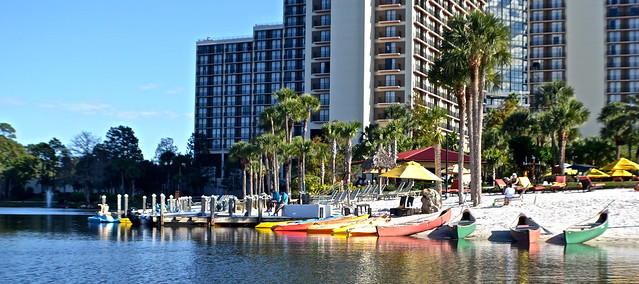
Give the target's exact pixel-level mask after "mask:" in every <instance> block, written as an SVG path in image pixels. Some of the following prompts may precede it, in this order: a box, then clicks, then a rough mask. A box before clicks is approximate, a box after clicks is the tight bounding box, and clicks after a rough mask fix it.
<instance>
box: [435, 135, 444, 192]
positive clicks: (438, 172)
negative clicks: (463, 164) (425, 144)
mask: <svg viewBox="0 0 639 284" xmlns="http://www.w3.org/2000/svg"><path fill="white" fill-rule="evenodd" d="M441 152H442V144H440V143H439V142H435V175H436V176H437V177H441V168H442V153H441ZM435 190H436V191H437V193H439V196H440V197H441V196H442V181H441V180H437V181H435Z"/></svg>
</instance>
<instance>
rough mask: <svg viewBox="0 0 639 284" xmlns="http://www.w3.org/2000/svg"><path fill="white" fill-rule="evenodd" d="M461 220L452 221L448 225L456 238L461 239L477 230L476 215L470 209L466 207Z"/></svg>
mask: <svg viewBox="0 0 639 284" xmlns="http://www.w3.org/2000/svg"><path fill="white" fill-rule="evenodd" d="M461 215H462V216H461V219H459V221H456V222H453V223H450V224H449V225H448V226H449V228H450V232H451V234H452V237H453V238H454V239H458V240H461V239H463V238H465V237H466V236H468V235H470V234H471V233H472V232H474V231H475V228H476V227H477V224H475V216H473V214H471V213H470V209H464V211H462V214H461Z"/></svg>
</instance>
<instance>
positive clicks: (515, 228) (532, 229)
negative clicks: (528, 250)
mask: <svg viewBox="0 0 639 284" xmlns="http://www.w3.org/2000/svg"><path fill="white" fill-rule="evenodd" d="M510 234H511V235H512V236H513V238H514V239H515V240H516V241H518V242H521V243H526V244H529V243H534V242H536V241H537V240H539V236H541V226H539V224H537V222H535V221H533V219H532V218H530V217H526V214H524V213H521V214H519V216H517V219H516V220H515V222H514V223H513V225H512V226H510Z"/></svg>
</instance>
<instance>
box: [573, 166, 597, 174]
mask: <svg viewBox="0 0 639 284" xmlns="http://www.w3.org/2000/svg"><path fill="white" fill-rule="evenodd" d="M567 168H571V169H575V170H577V171H580V172H582V173H584V172H587V171H588V170H590V169H593V168H596V167H595V166H593V165H587V164H572V165H570V166H568V167H567Z"/></svg>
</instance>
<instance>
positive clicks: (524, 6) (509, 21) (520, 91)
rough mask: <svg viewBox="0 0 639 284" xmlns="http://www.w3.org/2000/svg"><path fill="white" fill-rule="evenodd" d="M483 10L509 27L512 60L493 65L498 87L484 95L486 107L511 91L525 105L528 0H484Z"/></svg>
mask: <svg viewBox="0 0 639 284" xmlns="http://www.w3.org/2000/svg"><path fill="white" fill-rule="evenodd" d="M484 11H486V13H489V14H492V15H494V16H496V17H497V18H499V19H500V20H501V21H502V22H503V23H504V25H506V26H508V27H510V34H511V37H510V38H511V47H510V54H511V56H512V59H511V61H510V64H507V65H504V66H497V67H496V68H495V71H496V72H498V73H499V74H500V75H501V81H502V83H501V86H499V88H498V89H496V90H490V91H489V92H488V93H487V94H486V108H496V107H498V106H499V105H500V104H501V103H502V102H503V101H504V100H505V99H506V98H508V95H510V94H515V95H517V97H518V98H519V102H520V104H521V105H522V106H524V107H527V106H528V102H529V96H530V92H528V0H488V3H487V5H486V8H485V9H484Z"/></svg>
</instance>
